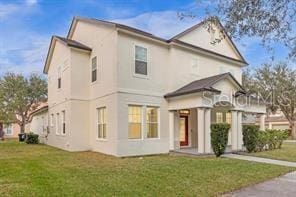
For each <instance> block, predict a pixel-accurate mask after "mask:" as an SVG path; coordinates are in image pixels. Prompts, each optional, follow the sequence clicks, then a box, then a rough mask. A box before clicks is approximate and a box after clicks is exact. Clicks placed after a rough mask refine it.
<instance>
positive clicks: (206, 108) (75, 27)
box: [44, 17, 266, 156]
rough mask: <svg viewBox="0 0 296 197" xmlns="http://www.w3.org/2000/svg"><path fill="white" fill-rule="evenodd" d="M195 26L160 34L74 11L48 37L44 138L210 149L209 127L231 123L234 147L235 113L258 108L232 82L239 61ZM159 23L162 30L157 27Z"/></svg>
mask: <svg viewBox="0 0 296 197" xmlns="http://www.w3.org/2000/svg"><path fill="white" fill-rule="evenodd" d="M203 23H204V22H202V23H200V24H197V25H195V26H193V27H191V28H189V29H187V30H185V31H184V32H182V33H180V34H178V35H176V36H174V37H173V38H171V39H169V40H166V39H163V38H159V37H156V36H154V35H152V34H150V33H147V32H144V31H142V30H139V29H135V28H132V27H128V26H125V25H122V24H117V23H113V22H107V21H102V20H97V19H86V18H78V17H75V18H74V19H73V21H72V24H71V27H70V30H69V33H68V35H67V37H66V38H62V37H59V36H53V37H52V40H51V43H50V47H49V50H48V55H47V59H46V63H45V67H44V73H45V74H47V75H48V116H49V134H48V137H47V140H46V142H45V143H46V144H49V145H52V146H55V147H59V148H62V149H65V150H69V151H84V150H91V151H97V152H102V153H105V154H111V155H115V156H133V155H147V154H159V153H168V152H169V151H176V150H179V149H180V148H182V149H183V148H191V149H194V150H195V151H196V152H198V153H201V154H205V153H211V152H212V150H211V143H210V141H211V138H210V124H211V123H213V122H228V123H230V124H231V127H232V128H231V132H230V134H229V145H230V148H231V149H232V151H237V150H241V149H242V113H243V112H250V113H260V114H264V113H266V106H265V105H264V104H261V103H258V104H257V103H256V102H255V101H250V104H249V105H246V104H240V105H239V104H238V103H237V102H238V101H240V100H246V99H248V97H247V96H246V95H245V91H244V89H243V87H242V86H241V80H242V68H243V67H244V66H246V65H247V63H246V61H245V60H244V58H243V57H242V55H241V54H240V53H239V51H238V49H237V48H236V47H235V45H234V43H233V42H232V41H231V39H230V38H229V37H228V36H227V35H226V37H225V39H223V40H222V41H221V43H219V44H215V45H213V44H211V41H213V40H214V39H215V36H217V35H216V34H219V31H217V30H218V29H223V27H222V25H221V24H217V25H216V26H214V28H215V29H216V31H215V32H216V33H209V32H208V31H207V30H206V29H205V27H204V25H203ZM163 28H165V27H163Z"/></svg>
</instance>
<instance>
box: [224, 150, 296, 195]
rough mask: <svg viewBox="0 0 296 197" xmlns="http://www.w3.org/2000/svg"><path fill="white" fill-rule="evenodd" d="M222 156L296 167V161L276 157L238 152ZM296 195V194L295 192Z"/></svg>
mask: <svg viewBox="0 0 296 197" xmlns="http://www.w3.org/2000/svg"><path fill="white" fill-rule="evenodd" d="M222 157H226V158H231V159H240V160H246V161H254V162H259V163H268V164H275V165H280V166H288V167H295V168H296V162H289V161H281V160H275V159H266V158H262V157H253V156H247V155H238V154H224V155H222ZM295 184H296V183H295ZM295 196H296V194H295Z"/></svg>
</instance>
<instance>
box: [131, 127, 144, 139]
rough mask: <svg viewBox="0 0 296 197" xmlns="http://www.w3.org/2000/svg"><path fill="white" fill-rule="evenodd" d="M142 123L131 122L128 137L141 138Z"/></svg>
mask: <svg viewBox="0 0 296 197" xmlns="http://www.w3.org/2000/svg"><path fill="white" fill-rule="evenodd" d="M141 126H142V124H141V123H129V129H128V130H129V132H128V138H129V139H140V138H141V137H142V136H141Z"/></svg>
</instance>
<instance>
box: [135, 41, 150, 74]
mask: <svg viewBox="0 0 296 197" xmlns="http://www.w3.org/2000/svg"><path fill="white" fill-rule="evenodd" d="M136 46H137V47H142V48H145V49H146V51H147V53H146V63H147V75H143V74H139V73H136V60H137V59H136ZM133 47H134V49H133V51H134V54H133V55H134V62H133V64H132V65H133V67H132V70H133V76H134V77H137V78H143V79H149V76H150V66H149V48H148V47H147V46H145V45H143V44H138V43H135V44H134V45H133ZM140 61H141V60H140Z"/></svg>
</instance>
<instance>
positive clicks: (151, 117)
mask: <svg viewBox="0 0 296 197" xmlns="http://www.w3.org/2000/svg"><path fill="white" fill-rule="evenodd" d="M157 115H158V114H157V108H156V107H147V122H157V121H158V120H157Z"/></svg>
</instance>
